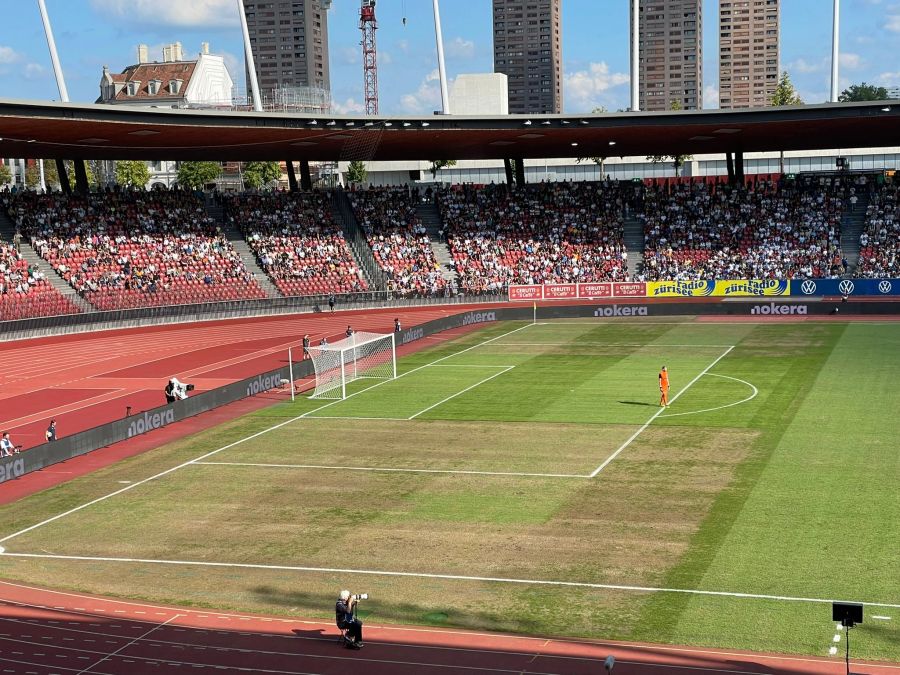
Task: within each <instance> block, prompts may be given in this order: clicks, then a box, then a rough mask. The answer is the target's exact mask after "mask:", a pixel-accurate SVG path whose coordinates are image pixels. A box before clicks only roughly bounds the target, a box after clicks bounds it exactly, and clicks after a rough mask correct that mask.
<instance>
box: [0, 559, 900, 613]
mask: <svg viewBox="0 0 900 675" xmlns="http://www.w3.org/2000/svg"><path fill="white" fill-rule="evenodd" d="M5 555H7V556H9V557H11V558H31V559H38V560H40V559H44V560H72V561H85V562H113V563H144V564H150V565H170V566H179V567H183V566H194V567H228V568H235V569H260V570H284V571H289V572H316V573H319V572H327V573H329V574H334V573H337V574H360V575H366V576H381V577H412V578H416V579H447V580H451V581H477V582H492V583H503V584H518V585H525V586H563V587H567V588H596V589H602V590H611V591H633V592H637V593H665V594H676V595H686V596H692V595H706V596H714V597H725V598H743V599H747V600H775V601H780V602H796V603H801V602H802V603H811V604H823V605H824V604H829V605H830V604H832V603H834V602H843V603H850V602H855V603H863V604H865V605H868V606H869V607H884V608H888V609H900V604H893V603H887V602H870V601H867V600H840V599H835V598H804V597H800V596H791V595H768V594H765V593H742V592H732V591H711V590H705V589H695V588H663V587H656V586H632V585H628V584H601V583H593V582H586V581H555V580H552V579H516V578H513V577H480V576H473V575H468V574H435V573H431V572H400V571H394V570H366V569H354V568H350V567H308V566H304V565H263V564H258V563H231V562H216V561H212V560H161V559H155V558H117V557H113V556H85V555H54V554H52V553H7V554H5Z"/></svg>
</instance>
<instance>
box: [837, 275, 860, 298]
mask: <svg viewBox="0 0 900 675" xmlns="http://www.w3.org/2000/svg"><path fill="white" fill-rule="evenodd" d="M854 288H856V286H854V285H853V282H852V281H850V280H849V279H844V280H843V281H842V282H841V283H839V284H838V290H840V292H841V293H843V294H844V295H850V294H851V293H852V292H853V289H854Z"/></svg>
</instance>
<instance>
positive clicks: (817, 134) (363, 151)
mask: <svg viewBox="0 0 900 675" xmlns="http://www.w3.org/2000/svg"><path fill="white" fill-rule="evenodd" d="M576 144H577V145H576ZM896 145H900V101H882V102H867V103H838V104H824V105H806V106H792V107H784V108H763V109H756V110H727V111H724V110H709V111H706V110H703V111H688V112H680V111H679V112H664V113H615V114H602V115H527V116H526V115H508V116H503V117H468V116H465V117H463V116H446V117H445V116H440V115H430V116H425V117H371V118H367V117H362V116H341V115H338V116H333V117H313V116H310V115H299V114H289V113H255V112H231V111H228V112H219V111H210V110H173V109H154V108H133V107H129V106H110V105H94V104H91V105H82V104H70V103H47V102H43V101H41V102H36V101H15V100H0V156H2V157H33V158H45V159H54V158H62V159H145V160H159V159H170V160H285V159H294V160H299V159H310V160H342V159H366V160H415V159H426V160H427V159H500V158H504V157H509V158H525V159H530V158H547V157H586V156H603V157H618V156H622V157H627V156H643V155H683V154H707V153H722V152H729V151H743V152H756V151H779V150H815V149H826V148H841V149H846V148H865V147H886V146H896Z"/></svg>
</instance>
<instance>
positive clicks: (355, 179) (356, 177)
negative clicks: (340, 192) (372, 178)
mask: <svg viewBox="0 0 900 675" xmlns="http://www.w3.org/2000/svg"><path fill="white" fill-rule="evenodd" d="M368 177H369V172H368V170H367V169H366V163H365V162H361V161H359V160H355V161H353V162H350V163H349V164H348V165H347V180H348V181H349V182H351V183H365V182H366V178H368Z"/></svg>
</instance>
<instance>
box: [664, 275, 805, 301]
mask: <svg viewBox="0 0 900 675" xmlns="http://www.w3.org/2000/svg"><path fill="white" fill-rule="evenodd" d="M790 294H791V282H790V281H789V280H787V279H737V280H734V281H713V280H702V281H648V282H647V297H649V298H704V297H717V298H725V297H765V296H777V295H790Z"/></svg>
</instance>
